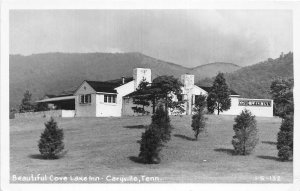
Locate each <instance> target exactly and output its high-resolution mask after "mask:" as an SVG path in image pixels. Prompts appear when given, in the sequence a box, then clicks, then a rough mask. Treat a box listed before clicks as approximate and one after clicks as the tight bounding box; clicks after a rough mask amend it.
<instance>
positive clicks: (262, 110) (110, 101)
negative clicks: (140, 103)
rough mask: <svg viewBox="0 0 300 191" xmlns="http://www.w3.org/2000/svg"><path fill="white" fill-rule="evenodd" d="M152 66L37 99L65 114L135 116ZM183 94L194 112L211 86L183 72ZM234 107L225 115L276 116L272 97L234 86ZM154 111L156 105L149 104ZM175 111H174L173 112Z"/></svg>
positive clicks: (89, 82)
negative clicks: (136, 96) (245, 94)
mask: <svg viewBox="0 0 300 191" xmlns="http://www.w3.org/2000/svg"><path fill="white" fill-rule="evenodd" d="M151 78H152V76H151V69H148V68H135V69H133V75H132V77H120V78H119V79H116V80H110V81H88V80H85V81H83V82H82V83H81V84H80V85H79V86H78V88H77V89H76V91H75V92H73V93H72V94H65V95H58V96H49V97H45V98H44V99H43V100H39V101H37V102H44V103H48V104H51V105H53V106H54V108H55V109H56V110H60V116H61V117H120V116H134V115H137V114H136V113H134V112H133V110H132V107H134V106H135V105H134V104H133V98H132V96H131V95H133V93H134V92H135V90H136V89H137V87H138V85H139V83H140V82H141V81H142V80H143V79H144V80H146V81H148V82H149V83H151V81H152V79H151ZM180 79H181V82H182V83H183V85H184V86H183V87H182V95H181V96H180V98H179V97H178V98H177V97H176V96H174V99H175V100H176V99H183V100H185V104H184V108H185V113H184V114H185V115H190V114H192V110H193V105H194V102H195V98H196V97H197V95H200V94H203V95H207V94H208V92H209V91H210V87H199V86H196V85H195V84H194V75H191V74H183V75H181V78H180ZM230 99H231V108H230V109H229V110H228V111H225V112H222V113H220V114H221V115H238V114H240V113H241V111H242V110H243V109H245V108H247V109H249V110H250V111H251V112H252V113H253V114H254V115H256V116H263V117H273V101H272V100H270V99H247V98H241V97H240V95H238V93H236V92H234V91H232V90H231V95H230ZM145 109H146V110H147V111H149V112H150V113H152V107H151V106H149V107H147V108H145ZM171 114H172V113H171Z"/></svg>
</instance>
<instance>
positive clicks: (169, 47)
mask: <svg viewBox="0 0 300 191" xmlns="http://www.w3.org/2000/svg"><path fill="white" fill-rule="evenodd" d="M10 18H11V20H10V21H11V22H10V23H11V25H10V44H11V46H10V52H11V53H21V54H31V53H37V52H51V51H62V52H96V51H98V52H142V53H144V54H146V55H149V56H153V57H156V58H159V59H162V60H166V61H171V62H174V63H177V64H181V65H184V66H188V67H193V66H198V65H202V64H206V63H209V62H216V61H221V62H232V63H235V64H238V65H241V66H245V65H249V64H254V63H256V62H259V61H262V60H264V59H267V58H268V57H273V58H274V57H277V56H278V55H279V54H280V53H281V52H287V51H291V50H292V47H293V39H292V13H291V12H290V11H286V10H85V11H83V10H81V11H80V10H52V11H46V10H44V11H29V10H27V11H24V10H22V11H21V10H16V11H11V15H10Z"/></svg>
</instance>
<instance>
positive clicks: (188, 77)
mask: <svg viewBox="0 0 300 191" xmlns="http://www.w3.org/2000/svg"><path fill="white" fill-rule="evenodd" d="M194 78H195V76H194V75H192V74H183V75H181V78H180V79H181V83H182V84H183V94H184V97H186V108H185V110H186V114H187V115H191V114H192V109H193V108H192V102H193V100H192V99H193V95H192V93H193V88H194Z"/></svg>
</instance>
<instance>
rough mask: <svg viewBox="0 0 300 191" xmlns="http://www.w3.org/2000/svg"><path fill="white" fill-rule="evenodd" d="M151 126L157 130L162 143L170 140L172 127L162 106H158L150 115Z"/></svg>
mask: <svg viewBox="0 0 300 191" xmlns="http://www.w3.org/2000/svg"><path fill="white" fill-rule="evenodd" d="M151 124H152V125H153V127H154V128H157V131H158V132H159V133H160V138H161V140H162V141H163V142H168V141H169V140H170V139H171V132H172V129H173V127H172V126H171V124H170V117H169V115H168V113H167V112H166V110H165V109H164V108H163V106H162V105H160V106H159V107H158V108H157V109H156V111H155V113H154V114H153V115H152V123H151Z"/></svg>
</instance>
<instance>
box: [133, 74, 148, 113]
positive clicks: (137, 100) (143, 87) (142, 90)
mask: <svg viewBox="0 0 300 191" xmlns="http://www.w3.org/2000/svg"><path fill="white" fill-rule="evenodd" d="M149 85H150V84H149V82H147V81H146V80H145V79H143V80H142V81H141V83H140V84H139V86H138V88H137V90H136V95H141V96H135V97H134V98H133V103H134V104H135V105H136V106H135V107H132V109H133V111H134V112H135V113H140V114H143V115H145V114H148V112H147V111H146V110H145V107H148V106H149V105H150V103H149V101H148V99H145V96H148V95H147V92H146V91H147V89H148V86H149ZM142 95H143V96H142ZM139 105H140V106H139Z"/></svg>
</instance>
